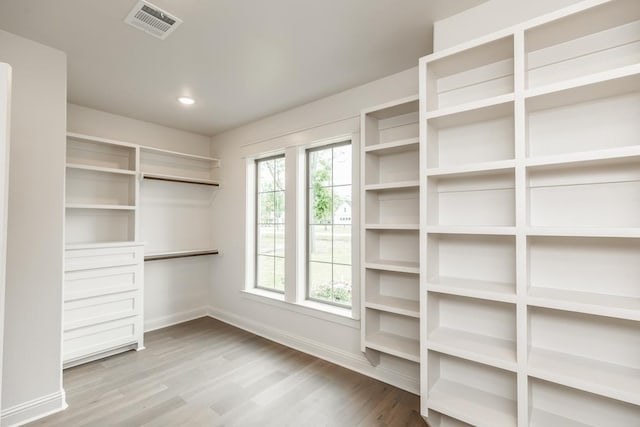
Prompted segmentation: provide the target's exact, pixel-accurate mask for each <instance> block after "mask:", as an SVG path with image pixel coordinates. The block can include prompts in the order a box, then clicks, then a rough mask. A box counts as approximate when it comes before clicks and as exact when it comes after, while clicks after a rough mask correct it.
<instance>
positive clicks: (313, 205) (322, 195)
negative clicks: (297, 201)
mask: <svg viewBox="0 0 640 427" xmlns="http://www.w3.org/2000/svg"><path fill="white" fill-rule="evenodd" d="M332 197H333V196H332V192H331V187H317V188H314V189H312V190H311V191H310V194H309V223H310V224H331V221H332V220H333V218H332V216H333V207H332V206H333V204H332Z"/></svg>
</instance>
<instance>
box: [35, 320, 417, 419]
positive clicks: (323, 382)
mask: <svg viewBox="0 0 640 427" xmlns="http://www.w3.org/2000/svg"><path fill="white" fill-rule="evenodd" d="M145 346H146V350H144V351H141V352H132V351H130V352H127V353H123V354H120V355H116V356H112V357H110V358H107V359H103V360H100V361H96V362H93V363H89V364H85V365H82V366H78V367H75V368H71V369H68V370H66V371H65V372H64V388H65V391H66V393H67V403H68V404H69V408H68V409H67V410H65V411H63V412H60V413H58V414H54V415H52V416H49V417H47V418H44V419H42V420H39V421H36V422H34V423H31V424H29V425H31V426H39V425H46V426H65V427H71V426H261V427H262V426H274V427H275V426H278V427H284V426H296V427H305V426H345V427H352V426H393V427H395V426H425V425H426V424H425V423H424V422H423V421H422V418H421V417H420V415H419V413H418V410H419V399H418V397H417V396H415V395H413V394H411V393H408V392H405V391H402V390H400V389H397V388H395V387H392V386H390V385H388V384H384V383H382V382H380V381H376V380H373V379H371V378H369V377H366V376H363V375H360V374H357V373H355V372H352V371H349V370H347V369H344V368H341V367H339V366H336V365H333V364H331V363H328V362H325V361H323V360H321V359H317V358H315V357H312V356H309V355H307V354H304V353H300V352H298V351H296V350H292V349H290V348H287V347H284V346H282V345H279V344H276V343H273V342H271V341H268V340H266V339H263V338H260V337H257V336H255V335H252V334H250V333H248V332H245V331H242V330H240V329H237V328H234V327H232V326H229V325H227V324H225V323H222V322H219V321H217V320H213V319H210V318H202V319H197V320H194V321H191V322H187V323H183V324H180V325H176V326H172V327H170V328H166V329H162V330H159V331H155V332H151V333H148V334H146V335H145Z"/></svg>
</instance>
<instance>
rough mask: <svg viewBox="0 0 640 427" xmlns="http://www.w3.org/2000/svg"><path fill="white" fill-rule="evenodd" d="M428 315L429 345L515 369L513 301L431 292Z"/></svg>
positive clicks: (468, 357) (437, 349)
mask: <svg viewBox="0 0 640 427" xmlns="http://www.w3.org/2000/svg"><path fill="white" fill-rule="evenodd" d="M427 316H428V321H427V324H428V331H427V346H428V347H429V349H431V350H436V351H438V352H440V353H447V354H450V355H454V356H457V357H462V358H465V359H469V360H473V361H475V362H479V363H484V364H488V365H491V366H495V367H498V368H502V369H507V370H511V371H515V368H516V342H515V341H516V308H515V306H514V305H513V304H506V303H501V302H493V301H486V300H480V299H474V298H468V297H459V296H453V295H447V294H438V293H433V292H430V293H429V297H428V307H427Z"/></svg>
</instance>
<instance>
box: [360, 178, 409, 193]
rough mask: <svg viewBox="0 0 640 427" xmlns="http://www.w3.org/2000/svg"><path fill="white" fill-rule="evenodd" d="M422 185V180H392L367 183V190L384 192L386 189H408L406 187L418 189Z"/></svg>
mask: <svg viewBox="0 0 640 427" xmlns="http://www.w3.org/2000/svg"><path fill="white" fill-rule="evenodd" d="M419 187H420V181H418V180H413V181H399V182H390V183H385V184H370V185H365V186H364V189H365V191H371V192H384V191H394V190H406V189H417V188H419Z"/></svg>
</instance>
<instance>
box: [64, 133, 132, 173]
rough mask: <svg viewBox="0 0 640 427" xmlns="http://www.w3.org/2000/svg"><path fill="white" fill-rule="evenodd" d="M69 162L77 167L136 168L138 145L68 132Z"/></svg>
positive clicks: (67, 157)
mask: <svg viewBox="0 0 640 427" xmlns="http://www.w3.org/2000/svg"><path fill="white" fill-rule="evenodd" d="M66 159H67V160H66V161H67V164H71V165H74V166H75V167H85V168H96V169H100V168H102V169H109V170H118V171H130V172H134V173H135V170H136V146H135V145H134V144H129V143H126V142H120V141H114V140H110V139H106V138H99V137H93V136H88V135H81V134H77V133H71V132H68V133H67V155H66Z"/></svg>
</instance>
